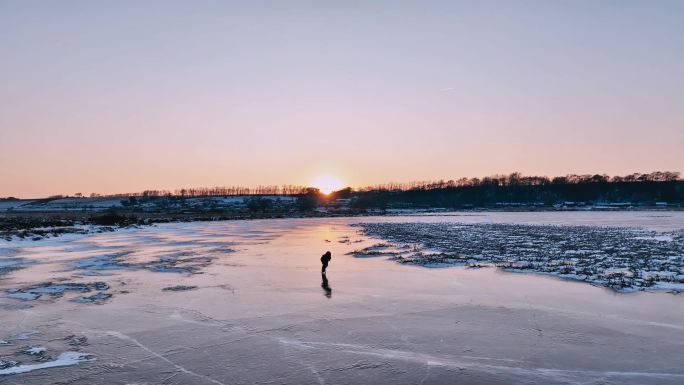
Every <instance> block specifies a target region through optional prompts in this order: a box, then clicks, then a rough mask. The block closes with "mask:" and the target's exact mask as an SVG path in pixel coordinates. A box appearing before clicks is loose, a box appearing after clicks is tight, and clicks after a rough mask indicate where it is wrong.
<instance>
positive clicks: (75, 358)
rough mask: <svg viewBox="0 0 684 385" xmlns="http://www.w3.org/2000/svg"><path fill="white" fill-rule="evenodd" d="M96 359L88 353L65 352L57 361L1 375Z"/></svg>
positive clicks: (17, 369) (6, 371) (76, 363)
mask: <svg viewBox="0 0 684 385" xmlns="http://www.w3.org/2000/svg"><path fill="white" fill-rule="evenodd" d="M92 361H95V358H94V357H93V356H92V355H90V354H86V353H79V352H64V353H62V354H60V355H59V357H57V359H56V360H53V361H47V362H41V363H37V364H28V365H17V366H13V367H11V368H7V369H2V370H0V375H8V374H21V373H28V372H32V371H34V370H40V369H48V368H56V367H60V366H71V365H78V364H80V363H83V362H92Z"/></svg>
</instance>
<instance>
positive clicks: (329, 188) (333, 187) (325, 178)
mask: <svg viewBox="0 0 684 385" xmlns="http://www.w3.org/2000/svg"><path fill="white" fill-rule="evenodd" d="M311 186H313V187H316V188H317V189H319V190H321V192H322V193H323V194H330V193H331V192H333V191H337V190H340V189H341V188H342V187H344V185H343V184H342V180H341V179H340V178H338V177H336V176H334V175H319V176H317V177H315V178H314V179H313V180H312V181H311Z"/></svg>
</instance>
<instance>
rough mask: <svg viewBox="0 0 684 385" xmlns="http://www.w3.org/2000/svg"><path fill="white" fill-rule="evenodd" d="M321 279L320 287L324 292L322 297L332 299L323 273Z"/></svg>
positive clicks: (330, 290) (326, 278)
mask: <svg viewBox="0 0 684 385" xmlns="http://www.w3.org/2000/svg"><path fill="white" fill-rule="evenodd" d="M321 279H322V280H323V282H321V287H322V288H323V291H325V294H324V295H325V296H326V297H328V298H330V297H332V289H331V288H330V285H329V284H328V277H326V276H325V273H321Z"/></svg>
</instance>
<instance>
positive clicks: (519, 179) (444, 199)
mask: <svg viewBox="0 0 684 385" xmlns="http://www.w3.org/2000/svg"><path fill="white" fill-rule="evenodd" d="M354 195H355V197H354V199H353V202H352V203H353V206H354V207H356V208H384V207H387V206H388V205H390V206H395V207H396V206H399V207H401V205H405V206H406V207H446V208H458V207H491V206H496V205H515V204H519V205H539V206H550V205H553V204H558V203H559V202H561V203H562V202H567V203H571V204H579V203H586V204H597V203H631V204H655V203H656V202H668V203H677V204H681V203H684V180H682V179H680V174H679V173H678V172H661V171H657V172H653V173H650V174H631V175H626V176H613V177H611V176H608V175H605V174H596V175H574V174H572V175H566V176H562V177H555V178H548V177H546V176H523V175H521V174H520V173H512V174H510V175H495V176H489V177H485V178H481V179H480V178H470V179H468V178H461V179H458V180H449V181H430V182H410V183H389V184H384V185H376V186H369V187H366V188H363V189H360V190H359V192H358V193H356V194H354Z"/></svg>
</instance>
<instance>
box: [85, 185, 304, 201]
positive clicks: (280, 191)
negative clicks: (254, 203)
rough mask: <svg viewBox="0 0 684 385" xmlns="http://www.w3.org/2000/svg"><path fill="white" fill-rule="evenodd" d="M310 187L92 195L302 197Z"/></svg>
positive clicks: (222, 187)
mask: <svg viewBox="0 0 684 385" xmlns="http://www.w3.org/2000/svg"><path fill="white" fill-rule="evenodd" d="M307 189H308V187H306V186H300V185H289V184H286V185H282V186H278V185H269V186H257V187H244V186H215V187H191V188H182V189H176V190H173V191H171V190H145V191H141V192H135V193H123V194H107V195H100V194H90V196H91V197H118V198H121V197H164V196H179V197H190V198H192V197H218V196H238V195H301V194H306V192H307Z"/></svg>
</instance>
